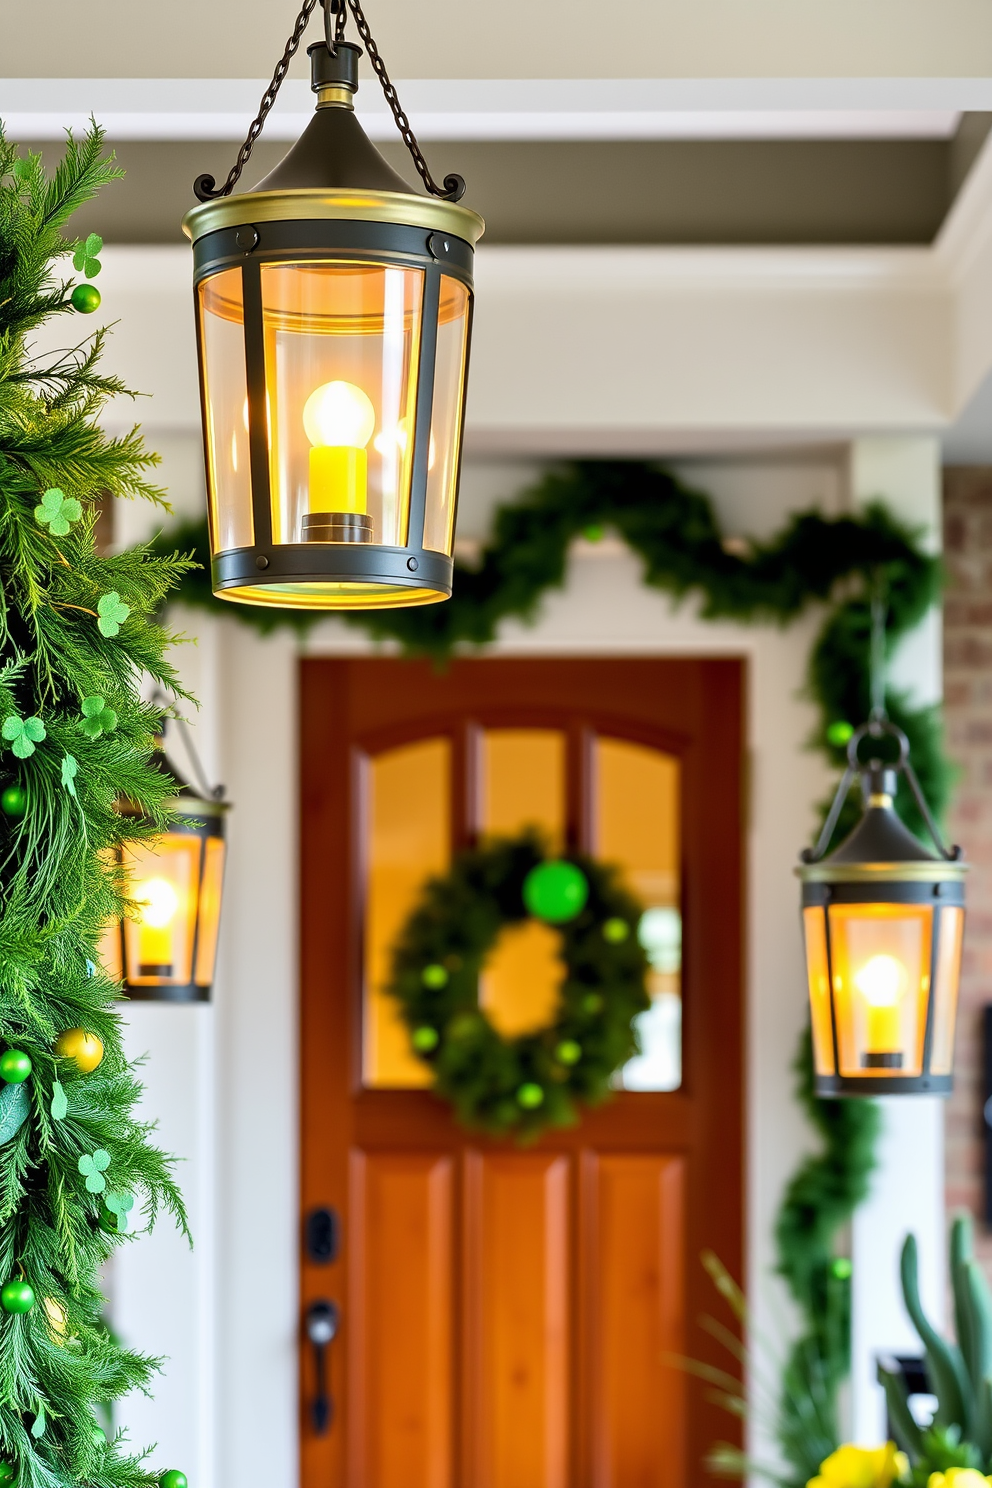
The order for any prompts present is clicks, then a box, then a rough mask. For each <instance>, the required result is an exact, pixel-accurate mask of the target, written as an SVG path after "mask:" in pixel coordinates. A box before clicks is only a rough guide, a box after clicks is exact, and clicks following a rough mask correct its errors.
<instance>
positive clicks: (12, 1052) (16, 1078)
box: [0, 1049, 31, 1085]
mask: <svg viewBox="0 0 992 1488" xmlns="http://www.w3.org/2000/svg"><path fill="white" fill-rule="evenodd" d="M30 1074H31V1059H30V1057H29V1056H28V1055H27V1054H25V1053H24V1052H23V1051H22V1050H20V1049H6V1050H5V1051H4V1053H3V1054H0V1080H6V1082H7V1084H8V1085H23V1084H24V1081H25V1080H26V1079H27V1078H28V1076H29V1075H30Z"/></svg>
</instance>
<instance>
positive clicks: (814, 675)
mask: <svg viewBox="0 0 992 1488" xmlns="http://www.w3.org/2000/svg"><path fill="white" fill-rule="evenodd" d="M606 531H612V532H615V533H616V534H618V535H619V536H620V537H622V538H623V540H624V541H625V542H626V543H627V544H628V546H629V547H630V548H631V549H632V550H633V551H634V552H635V553H637V554H638V556H639V557H640V558H641V559H642V561H643V581H644V583H645V584H646V585H647V586H648V587H649V588H655V589H660V590H663V591H665V592H666V593H668V594H670V595H671V596H673V598H674V599H676V600H681V599H683V598H685V597H686V596H688V595H690V594H696V595H698V598H699V614H700V618H702V619H704V620H736V621H739V622H741V623H745V624H753V623H757V622H765V623H768V622H775V623H777V624H779V625H784V624H787V623H788V622H789V621H790V620H793V619H795V618H796V617H797V616H799V615H800V614H801V613H803V612H804V611H805V610H807V609H808V608H809V607H810V606H811V605H813V604H819V605H821V606H822V607H823V609H824V611H825V616H824V621H823V624H822V626H821V628H820V631H819V634H818V635H817V638H816V640H815V642H814V644H813V648H812V652H811V654H810V658H809V665H808V672H807V692H808V695H809V697H810V698H811V699H812V700H813V701H814V702H815V703H816V704H817V706H818V708H819V715H820V716H819V720H818V723H817V725H816V728H815V730H814V732H813V735H812V737H811V739H810V741H809V742H810V745H811V746H812V747H815V748H819V749H821V750H822V751H824V753H825V754H826V756H827V758H828V759H829V761H830V763H831V765H832V766H835V767H836V768H838V769H840V768H842V767H843V764H844V749H845V745H846V743H847V739H848V738H849V737H850V733H851V728H852V725H853V724H857V723H860V722H861V721H862V720H863V719H864V718H866V717H867V716H868V712H869V709H870V706H871V698H870V688H869V658H870V640H871V605H872V597H873V596H877V595H878V594H879V593H883V594H884V598H885V604H886V645H887V647H888V649H890V650H891V648H892V647H893V646H894V645H895V643H897V642H898V641H899V640H900V639H901V638H902V637H903V636H904V635H906V634H907V633H908V632H909V631H910V630H912V629H913V628H914V627H915V626H916V625H917V624H918V623H919V622H920V620H922V618H923V616H924V615H925V614H926V612H927V610H928V609H929V608H930V606H931V605H932V604H933V603H934V602H935V601H936V599H937V598H938V595H939V590H940V564H939V560H938V559H936V558H934V557H933V556H931V555H929V554H927V553H926V552H924V550H923V549H922V547H921V546H920V544H919V542H918V541H917V538H916V534H915V533H914V532H912V531H911V530H910V529H909V528H907V527H906V526H904V525H903V524H902V523H900V522H898V521H897V520H896V519H895V518H894V517H893V516H892V515H891V514H890V513H889V512H888V511H887V510H886V509H885V507H884V506H883V505H882V503H881V501H879V502H877V503H875V504H873V505H871V506H868V507H867V508H866V509H865V510H864V511H863V512H861V513H859V514H857V515H850V516H843V517H836V518H827V517H824V516H822V515H821V514H820V513H819V512H816V511H809V512H803V513H800V514H798V515H796V516H793V517H792V518H791V519H790V520H789V522H788V523H787V525H786V526H785V528H784V529H783V530H782V531H781V532H780V533H779V534H777V535H776V536H775V537H773V538H771V539H770V540H768V541H766V542H761V541H757V540H751V539H748V538H743V537H738V536H728V535H726V534H724V533H723V532H722V531H721V530H720V527H719V524H718V522H717V519H716V516H715V513H714V510H713V506H712V503H711V502H710V500H709V498H708V497H707V496H705V495H703V494H702V493H701V492H698V491H693V490H691V489H689V488H688V487H687V486H685V485H683V484H682V483H681V482H680V481H678V480H677V479H676V478H675V477H674V476H673V475H672V474H670V473H669V472H668V471H666V470H665V469H664V468H662V467H660V466H658V465H655V464H652V463H650V462H644V461H622V460H584V461H579V462H575V463H570V464H566V465H562V466H559V467H556V468H555V469H553V470H550V471H548V472H547V473H546V474H545V475H543V476H542V478H541V479H540V480H539V481H538V482H537V483H536V484H535V485H534V486H533V487H531V488H530V489H529V490H528V491H526V492H525V493H524V494H523V495H522V496H520V497H518V498H517V499H516V500H515V501H513V502H512V503H510V504H507V505H505V506H502V507H500V508H499V509H498V511H497V513H496V516H495V520H494V523H493V533H492V537H491V538H490V540H489V541H488V542H487V543H486V544H485V546H484V547H483V549H482V552H481V554H480V556H479V561H478V562H477V563H476V564H475V565H473V566H466V565H459V566H458V571H457V574H456V580H455V592H454V596H453V597H452V599H450V600H449V601H448V602H447V603H446V604H438V605H433V606H428V607H424V608H414V609H398V610H379V611H357V612H351V613H344V614H343V615H342V617H341V618H343V619H344V620H346V621H347V623H349V624H351V625H357V626H359V627H361V628H362V629H363V630H365V631H366V632H367V633H368V634H369V635H371V636H372V637H373V638H375V639H376V640H380V641H393V642H398V643H399V644H400V645H401V646H402V648H403V649H404V650H405V651H406V652H408V653H410V654H414V655H417V654H419V655H428V656H432V657H434V658H435V659H436V660H438V661H439V662H443V661H444V660H445V659H446V658H447V657H449V656H451V655H452V653H453V652H454V651H455V650H456V649H459V648H465V647H472V646H485V645H486V644H488V643H490V642H492V641H493V640H494V639H495V638H496V634H497V631H498V629H499V626H500V624H501V623H502V622H503V621H504V620H508V619H516V620H523V621H533V620H535V619H536V618H537V616H538V613H539V609H540V605H541V601H542V600H543V598H544V596H545V595H546V594H547V592H548V591H549V590H552V589H556V588H561V587H562V586H563V585H564V583H565V581H566V577H567V566H568V553H569V546H570V544H571V543H572V542H573V541H574V540H575V539H576V538H579V537H584V538H585V539H586V540H589V541H598V540H600V539H601V538H602V537H603V535H604V533H605V532H606ZM157 547H158V548H159V550H160V551H162V552H163V553H169V554H172V553H174V552H175V550H176V548H177V547H179V548H187V549H190V550H191V555H192V556H193V557H194V558H195V559H197V560H198V561H199V567H198V568H196V569H195V570H191V571H190V572H189V573H187V574H186V575H185V576H184V577H183V579H182V581H181V583H180V587H179V593H178V596H177V597H178V599H179V600H180V601H181V602H184V603H186V604H190V605H194V606H201V607H204V608H208V609H210V610H212V611H213V613H215V614H217V613H222V614H227V615H228V616H230V617H231V618H233V619H236V620H238V621H240V622H242V623H244V624H249V625H252V626H253V627H254V628H256V629H257V630H259V631H261V632H263V633H265V632H269V631H271V630H273V629H275V628H276V627H278V626H280V625H287V624H288V625H290V626H292V627H293V628H295V629H297V630H298V631H299V632H301V633H302V632H304V631H305V630H306V629H308V628H309V627H310V626H312V625H313V624H314V623H315V617H314V616H313V615H312V614H307V613H301V612H296V613H287V612H285V611H272V610H263V609H254V608H252V607H250V606H241V605H236V606H232V605H227V604H224V603H223V602H221V601H218V600H215V599H214V597H213V595H212V593H211V589H210V577H209V546H208V542H207V532H206V526H205V524H202V525H196V526H185V527H181V528H174V529H173V530H172V531H170V532H168V533H166V534H164V535H163V536H162V537H160V538H159V539H158V540H157ZM317 618H319V617H317ZM885 701H886V707H887V709H888V713H889V717H890V718H891V719H892V721H893V723H896V724H898V726H899V727H900V728H901V729H903V730H904V732H905V733H906V735H907V736H908V738H909V741H910V746H911V749H912V755H913V762H914V765H915V767H916V770H917V774H918V776H919V779H920V783H921V785H922V787H923V791H924V793H925V795H926V796H927V798H928V799H929V800H930V802H931V803H932V804H933V806H934V808H935V810H936V811H937V812H938V813H940V812H941V811H942V810H943V807H944V806H945V804H946V801H947V796H948V791H949V786H950V780H951V770H950V767H949V765H948V762H947V760H946V758H945V756H944V753H943V748H942V742H941V729H940V720H939V710H938V709H937V708H936V707H913V706H911V704H910V702H909V700H908V699H907V698H906V697H905V696H902V695H900V694H898V693H893V692H889V693H888V695H887V697H886V700H885ZM904 790H905V787H904V785H903V783H902V782H901V781H900V795H899V797H898V798H897V802H896V804H897V807H898V809H899V811H900V814H901V815H902V816H903V818H904V820H905V821H906V823H907V825H908V826H909V827H910V828H912V829H914V830H917V831H918V830H920V829H921V827H922V823H921V822H920V821H919V820H918V816H917V812H916V807H915V804H914V803H913V801H912V799H911V798H909V796H908V792H907V793H906V794H905V795H904V794H903V791H904ZM856 811H857V806H856V803H855V802H854V801H853V799H852V802H851V806H850V815H849V816H846V817H842V820H841V822H840V824H839V826H838V833H839V834H843V833H845V832H846V831H847V830H848V829H849V828H850V826H852V825H853V822H854V819H855V814H856ZM798 992H799V989H798V988H797V995H798ZM796 1069H797V1074H798V1088H797V1094H798V1098H799V1101H800V1104H801V1105H802V1107H803V1109H804V1111H805V1112H806V1115H807V1117H808V1118H809V1120H810V1122H811V1124H812V1125H813V1127H814V1129H815V1130H816V1132H817V1134H818V1136H819V1137H820V1139H821V1143H822V1146H821V1150H820V1151H819V1152H818V1153H817V1154H815V1155H813V1156H811V1157H808V1158H806V1159H805V1160H804V1161H803V1163H802V1164H801V1165H800V1167H799V1169H798V1170H797V1171H796V1173H795V1174H794V1175H793V1177H792V1179H791V1180H790V1182H789V1183H788V1185H787V1187H786V1191H785V1194H784V1197H783V1200H782V1203H781V1206H780V1209H779V1212H778V1216H777V1220H776V1243H777V1252H778V1269H779V1271H780V1273H781V1275H782V1276H783V1277H784V1279H785V1281H786V1283H787V1285H788V1287H789V1289H790V1291H791V1293H792V1295H793V1297H794V1299H795V1301H796V1303H797V1304H798V1306H799V1309H800V1312H801V1316H802V1331H801V1336H800V1337H799V1339H798V1341H797V1342H796V1343H795V1344H794V1345H793V1347H792V1350H791V1353H790V1355H789V1358H788V1360H787V1362H786V1365H785V1370H784V1378H783V1396H782V1422H781V1426H780V1437H781V1446H782V1449H783V1453H784V1455H785V1457H786V1458H787V1459H788V1460H789V1461H790V1462H793V1463H795V1464H797V1465H798V1463H799V1462H803V1463H805V1462H806V1461H808V1460H809V1449H810V1436H811V1432H812V1433H814V1434H815V1433H817V1432H820V1433H822V1436H823V1440H824V1443H825V1448H824V1451H823V1453H822V1454H821V1455H826V1453H827V1452H829V1451H830V1450H832V1448H833V1446H835V1445H836V1443H837V1441H839V1439H840V1436H839V1432H838V1430H837V1422H836V1402H837V1392H838V1386H839V1384H840V1382H841V1380H842V1379H843V1377H844V1375H845V1374H846V1372H847V1368H848V1357H849V1313H850V1262H849V1261H847V1260H846V1258H844V1257H843V1256H838V1255H837V1254H836V1253H835V1251H836V1247H837V1246H838V1242H839V1238H840V1232H841V1230H842V1228H843V1226H844V1225H845V1224H846V1222H847V1220H848V1219H849V1218H850V1216H851V1214H852V1212H853V1210H854V1209H855V1207H856V1206H857V1204H858V1203H859V1202H860V1201H861V1200H862V1199H863V1198H864V1197H865V1196H866V1194H867V1190H868V1181H869V1177H870V1174H871V1171H872V1167H873V1165H874V1160H875V1144H876V1137H877V1132H878V1111H877V1108H876V1107H875V1105H874V1104H873V1103H872V1102H870V1101H842V1100H818V1099H817V1098H816V1097H815V1096H814V1095H813V1089H812V1074H811V1060H810V1053H809V1040H808V1036H804V1039H803V1042H802V1045H801V1048H800V1051H799V1054H798V1056H797V1061H796ZM814 1395H815V1397H816V1398H817V1399H818V1400H819V1401H820V1402H821V1406H820V1408H819V1409H818V1410H817V1411H816V1412H815V1413H814V1414H815V1416H816V1418H817V1419H816V1420H815V1421H811V1420H810V1417H809V1410H808V1403H809V1401H810V1399H811V1397H812V1396H814ZM804 1400H805V1402H806V1406H803V1405H802V1402H803V1401H804ZM793 1401H798V1402H800V1405H792V1404H790V1402H793ZM816 1460H817V1461H819V1460H820V1459H819V1457H817V1458H816Z"/></svg>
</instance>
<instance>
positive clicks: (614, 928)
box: [603, 919, 630, 945]
mask: <svg viewBox="0 0 992 1488" xmlns="http://www.w3.org/2000/svg"><path fill="white" fill-rule="evenodd" d="M629 936H630V926H629V925H628V924H627V921H626V920H621V919H614V920H607V921H606V923H605V924H604V926H603V939H604V940H606V941H608V942H609V943H610V945H623V943H624V941H625V940H627V939H628V938H629Z"/></svg>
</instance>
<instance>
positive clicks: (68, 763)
mask: <svg viewBox="0 0 992 1488" xmlns="http://www.w3.org/2000/svg"><path fill="white" fill-rule="evenodd" d="M78 774H79V761H78V760H77V759H76V758H75V756H74V755H71V754H67V755H65V756H64V758H63V760H62V784H63V786H64V787H65V789H66V790H67V791H68V792H69V794H70V796H75V794H76V776H77V775H78Z"/></svg>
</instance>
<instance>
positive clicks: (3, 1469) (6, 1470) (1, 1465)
mask: <svg viewBox="0 0 992 1488" xmlns="http://www.w3.org/2000/svg"><path fill="white" fill-rule="evenodd" d="M16 1477H17V1468H16V1467H15V1466H14V1464H13V1463H12V1462H0V1483H12V1482H13V1481H14V1479H15V1478H16Z"/></svg>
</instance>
